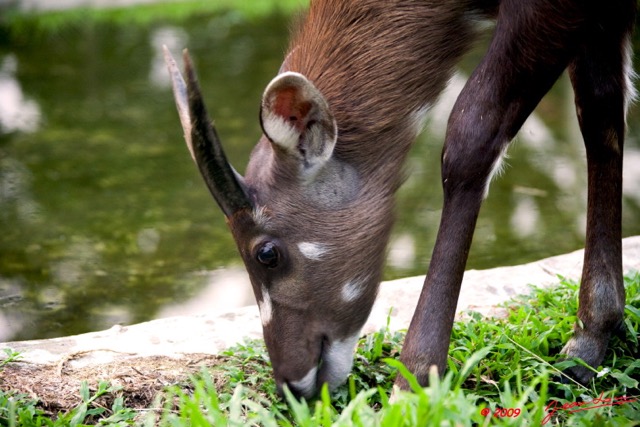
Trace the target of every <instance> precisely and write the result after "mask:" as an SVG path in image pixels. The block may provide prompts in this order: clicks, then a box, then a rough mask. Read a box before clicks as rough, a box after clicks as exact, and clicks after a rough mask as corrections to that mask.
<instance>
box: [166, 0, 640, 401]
mask: <svg viewBox="0 0 640 427" xmlns="http://www.w3.org/2000/svg"><path fill="white" fill-rule="evenodd" d="M635 9H636V2H635V0H618V1H615V2H612V3H608V4H607V5H602V4H600V2H595V1H577V0H388V1H374V0H313V1H312V2H311V5H310V7H309V11H308V14H307V16H306V20H304V22H303V23H302V24H301V25H300V26H299V28H298V29H297V30H296V31H294V33H293V35H292V39H291V40H292V41H291V44H290V47H289V49H288V52H287V54H286V56H285V59H284V61H283V63H282V66H281V69H280V71H279V72H278V74H277V75H276V76H275V77H274V78H273V80H272V81H271V82H270V83H269V84H268V85H267V87H266V89H265V91H264V94H263V96H262V100H261V104H260V113H259V119H260V124H261V127H262V131H263V135H262V137H261V138H260V140H259V141H258V143H257V145H256V146H255V148H254V149H253V151H252V153H251V157H250V160H249V163H248V166H247V168H246V173H245V176H244V177H243V176H241V175H240V174H239V173H237V172H236V171H235V169H234V168H233V167H232V166H231V165H230V164H229V163H228V161H227V160H226V157H225V154H224V151H223V149H222V145H221V143H220V141H219V138H218V135H217V132H216V130H215V128H214V126H213V124H212V123H211V121H210V119H209V118H208V116H207V112H206V109H205V106H204V102H203V100H202V95H201V92H200V89H199V86H198V83H197V78H196V75H195V71H194V66H193V64H192V62H191V59H190V57H189V55H188V53H187V52H186V50H185V53H184V58H183V60H184V62H185V74H186V82H185V81H184V80H183V77H182V76H181V73H180V71H179V70H178V67H177V65H176V63H175V61H174V60H173V58H172V57H171V55H170V53H169V52H168V50H167V49H166V47H165V56H166V61H167V64H168V67H169V72H170V75H171V78H172V81H173V88H174V96H175V100H176V105H177V108H178V112H179V117H180V120H181V123H182V127H183V129H184V136H185V139H186V142H187V146H188V148H189V150H190V152H191V155H192V157H193V159H194V160H195V163H196V164H197V166H198V168H199V170H200V173H201V174H202V177H203V178H204V181H205V182H206V185H207V187H208V188H209V190H210V192H211V194H212V195H213V197H214V199H215V200H216V202H217V204H218V205H219V206H220V208H221V209H222V212H223V213H224V215H225V217H226V221H227V223H228V226H229V227H230V230H231V233H232V234H233V237H234V239H235V242H236V244H237V247H238V250H239V252H240V255H241V257H242V259H243V261H244V264H245V266H246V269H247V271H248V273H249V276H250V279H251V284H252V288H253V292H254V293H255V297H256V300H257V302H258V307H259V311H260V317H261V322H262V326H263V332H264V339H265V342H266V346H267V349H268V353H269V357H270V360H271V363H272V367H273V372H274V377H275V380H276V385H277V387H278V390H279V391H280V392H281V391H282V389H283V387H285V386H287V387H289V389H290V390H291V391H292V392H293V393H294V394H295V395H297V396H302V397H307V398H308V397H312V396H313V395H314V394H315V393H317V391H318V389H319V387H320V386H321V385H322V384H324V383H328V385H329V387H330V388H331V389H334V388H335V387H337V386H339V385H340V384H341V383H343V381H344V380H345V379H346V377H347V376H348V374H349V372H350V370H351V367H352V361H353V352H354V347H355V346H356V343H357V341H358V337H359V334H360V330H361V327H362V326H363V324H364V323H365V321H366V319H367V316H368V315H369V313H370V310H371V308H372V305H373V303H374V300H375V298H376V293H377V290H378V285H379V282H380V280H381V275H382V273H381V272H382V268H383V264H384V260H385V248H386V245H387V242H388V240H389V234H390V231H391V228H392V223H393V217H394V215H393V212H394V193H395V192H396V190H397V189H398V187H399V186H400V185H401V183H402V180H403V162H404V160H405V157H406V156H407V151H408V150H409V147H410V146H411V144H412V143H413V141H414V139H415V138H416V136H417V135H418V133H419V132H420V130H421V127H422V124H423V123H424V118H425V116H426V114H428V111H429V108H430V107H431V106H432V105H433V104H434V102H435V101H436V99H437V98H438V94H439V93H440V92H441V91H442V90H443V88H444V87H445V86H446V84H447V82H448V79H449V78H450V77H451V75H452V72H453V70H454V67H455V65H456V63H457V62H458V60H459V59H460V57H461V56H462V55H463V54H464V53H465V52H467V51H468V49H469V48H470V46H471V45H472V43H473V41H474V40H475V39H476V38H477V36H478V34H479V32H480V30H481V27H483V25H482V24H483V23H484V22H485V21H486V20H488V19H493V20H495V27H494V31H493V36H492V38H491V41H490V43H489V47H488V50H487V52H486V54H485V56H484V57H483V59H482V60H481V61H480V63H479V64H478V65H477V67H476V68H475V70H474V71H473V73H472V74H471V76H470V78H469V79H468V82H467V83H466V86H465V87H464V89H463V90H462V92H461V93H460V95H459V97H458V99H457V101H456V103H455V105H454V107H453V110H452V112H451V115H450V118H449V122H448V127H447V132H446V137H445V141H444V148H443V151H442V157H441V167H442V169H441V174H442V181H441V185H442V186H443V189H444V204H443V208H442V216H441V222H440V226H439V230H438V233H437V239H436V243H435V247H434V250H433V255H432V258H431V261H430V263H429V268H428V273H427V276H426V279H425V282H424V287H423V290H422V293H421V295H420V298H419V301H418V304H417V308H416V310H415V313H414V315H413V319H412V321H411V324H410V327H409V329H408V332H407V335H406V340H405V343H404V346H403V349H402V353H401V356H400V359H401V361H402V362H403V363H404V364H405V365H406V366H407V368H408V369H409V370H410V371H411V372H412V373H413V374H414V375H415V376H416V377H417V379H418V381H419V382H420V384H423V385H425V384H426V383H427V381H428V375H429V371H430V369H431V367H432V366H433V365H435V366H436V367H437V369H438V372H440V373H442V372H443V371H444V369H445V367H446V360H447V351H448V347H449V342H450V334H451V329H452V324H453V320H454V314H455V308H456V302H457V299H458V295H459V292H460V284H461V281H462V277H463V273H464V269H465V264H466V261H467V256H468V252H469V247H470V244H471V240H472V236H473V232H474V228H475V224H476V219H477V217H478V212H479V210H480V206H481V204H482V201H483V199H484V198H485V197H486V195H487V191H488V188H489V185H490V182H491V180H492V177H493V176H494V175H495V174H496V171H497V170H498V169H499V168H500V164H501V160H502V158H503V157H504V155H505V151H506V150H507V147H508V145H509V143H510V141H511V140H512V139H513V138H514V137H515V136H516V134H517V132H518V130H519V129H520V127H521V125H522V124H523V122H524V121H525V119H526V118H527V117H528V116H529V115H530V114H531V112H532V110H533V109H534V108H535V107H536V105H537V104H538V102H539V101H540V99H541V98H542V97H543V96H544V95H545V94H546V92H547V91H548V90H549V89H550V87H551V86H552V85H553V83H554V82H555V81H556V80H557V79H558V77H559V76H560V75H561V73H562V72H563V71H564V70H565V69H568V72H569V76H570V79H571V83H572V86H573V88H574V92H575V104H576V110H577V116H578V120H579V124H580V128H581V132H582V135H583V138H584V142H585V146H586V152H587V161H588V186H589V187H588V206H587V227H586V249H585V255H584V269H583V273H582V285H581V288H580V293H579V305H580V308H579V311H578V317H579V319H580V320H579V322H578V323H577V324H576V326H575V327H574V331H575V333H574V336H573V337H572V338H571V339H570V340H569V341H568V343H567V344H566V346H565V347H564V349H563V350H562V353H563V354H564V355H565V356H566V357H579V358H581V359H583V360H584V361H585V362H587V363H588V364H589V365H591V366H598V364H600V363H601V362H602V360H603V358H604V355H605V350H606V348H607V345H608V340H609V337H610V335H611V333H612V331H613V330H614V329H615V327H616V326H617V325H618V324H619V323H620V322H621V321H622V316H623V311H624V304H625V297H624V288H623V280H622V261H621V258H622V256H621V209H622V208H621V206H622V202H621V197H622V195H621V191H622V190H621V189H622V182H621V181H622V150H623V140H624V134H625V115H626V111H627V109H628V106H629V104H630V102H631V101H632V99H633V98H634V94H635V93H634V88H633V85H632V77H633V70H632V65H631V52H632V51H631V33H632V30H633V23H634V16H635V12H636V10H635ZM485 27H486V25H485ZM568 373H569V374H570V375H572V376H573V377H574V378H576V379H577V380H578V381H581V382H587V381H589V380H590V378H591V377H592V375H593V374H592V372H591V371H590V370H589V369H587V368H585V367H582V366H577V367H574V368H571V369H570V370H569V372H568ZM396 385H397V386H398V387H400V388H401V389H406V388H408V384H407V382H406V380H404V379H403V378H398V379H397V380H396Z"/></svg>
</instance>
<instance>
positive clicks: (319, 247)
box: [298, 242, 327, 261]
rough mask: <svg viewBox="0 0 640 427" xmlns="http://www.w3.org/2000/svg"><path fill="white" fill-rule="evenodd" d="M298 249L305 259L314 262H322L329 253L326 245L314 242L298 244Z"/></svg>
mask: <svg viewBox="0 0 640 427" xmlns="http://www.w3.org/2000/svg"><path fill="white" fill-rule="evenodd" d="M298 249H299V250H300V253H301V254H302V255H303V256H304V257H305V258H307V259H311V260H314V261H318V260H320V259H321V258H322V257H323V255H324V254H325V253H327V247H326V246H325V245H323V244H321V243H314V242H300V243H298Z"/></svg>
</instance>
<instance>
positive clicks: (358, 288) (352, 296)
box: [342, 276, 369, 302]
mask: <svg viewBox="0 0 640 427" xmlns="http://www.w3.org/2000/svg"><path fill="white" fill-rule="evenodd" d="M368 281H369V276H364V277H362V276H359V277H356V278H354V279H352V280H350V281H348V282H347V283H346V284H345V285H344V286H343V287H342V299H343V300H344V301H345V302H352V301H355V300H356V299H358V298H360V296H361V295H362V294H363V292H364V291H365V289H366V288H367V282H368Z"/></svg>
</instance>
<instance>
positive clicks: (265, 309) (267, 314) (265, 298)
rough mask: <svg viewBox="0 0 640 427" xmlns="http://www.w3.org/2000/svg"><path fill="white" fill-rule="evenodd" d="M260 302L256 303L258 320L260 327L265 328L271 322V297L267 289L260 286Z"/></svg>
mask: <svg viewBox="0 0 640 427" xmlns="http://www.w3.org/2000/svg"><path fill="white" fill-rule="evenodd" d="M261 289H262V301H258V309H259V310H260V319H261V320H262V326H263V327H266V326H267V325H268V324H269V323H270V322H271V316H272V315H273V307H272V305H271V297H270V296H269V292H268V291H267V288H266V287H265V286H264V285H262V288H261Z"/></svg>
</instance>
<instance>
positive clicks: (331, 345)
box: [165, 48, 393, 397]
mask: <svg viewBox="0 0 640 427" xmlns="http://www.w3.org/2000/svg"><path fill="white" fill-rule="evenodd" d="M165 57H166V61H167V65H168V67H169V72H170V74H171V77H172V80H173V88H174V96H175V99H176V104H177V108H178V112H179V116H180V121H181V123H182V127H183V129H184V134H185V139H186V142H187V146H188V148H189V150H190V152H191V155H192V157H193V159H194V161H195V163H196V165H197V166H198V168H199V170H200V172H201V174H202V176H203V178H204V181H205V183H206V185H207V187H208V188H209V190H210V192H211V194H212V195H213V197H214V199H215V200H216V202H217V203H218V205H219V206H220V208H221V209H222V212H223V213H224V215H225V216H226V220H227V223H228V225H229V227H230V229H231V232H232V234H233V237H234V239H235V242H236V244H237V247H238V249H239V252H240V255H241V256H242V259H243V261H244V264H245V266H246V269H247V271H248V273H249V276H250V279H251V284H252V287H253V291H254V293H255V297H256V300H257V302H258V306H259V309H260V316H261V320H262V326H263V332H264V339H265V342H266V345H267V349H268V351H269V357H270V359H271V363H272V366H273V370H274V375H275V379H276V384H277V386H278V389H279V391H282V388H283V387H284V386H285V385H287V386H288V387H289V388H290V389H291V390H292V391H293V392H294V394H296V395H298V396H304V397H311V396H313V395H314V394H315V393H316V392H317V390H318V388H319V387H320V386H321V385H322V384H323V383H328V384H329V387H330V388H335V387H336V386H338V385H340V384H341V383H343V382H344V380H345V379H346V377H347V376H348V374H349V372H350V371H351V367H352V361H353V351H354V348H355V346H356V343H357V340H358V337H359V334H360V330H361V328H362V326H363V324H364V323H365V321H366V319H367V317H368V315H369V313H370V311H371V307H372V305H373V302H374V300H375V297H376V294H377V289H378V284H379V281H380V277H381V270H382V265H383V262H384V255H385V245H386V243H387V241H388V237H389V230H390V228H391V220H390V218H391V217H392V209H393V207H392V201H391V199H392V197H390V194H386V193H385V192H382V194H381V192H380V191H378V190H376V189H374V188H372V186H375V185H374V184H372V183H371V182H369V180H367V179H365V175H363V171H364V170H365V168H363V167H362V165H358V164H356V163H355V162H349V161H346V160H345V158H347V157H348V156H341V155H340V153H338V152H337V150H336V147H337V146H338V145H340V142H339V138H340V136H339V135H338V123H336V119H335V118H334V115H333V114H332V111H331V107H330V105H329V104H328V102H327V100H326V99H325V98H324V97H323V95H322V93H321V92H320V91H319V90H318V89H317V88H316V87H315V86H314V84H313V83H312V82H311V81H309V80H308V79H307V78H306V77H305V76H303V75H301V74H298V73H293V72H282V73H280V74H279V75H278V76H277V77H275V78H274V79H273V80H272V81H271V83H270V84H269V85H268V86H267V88H266V90H265V92H264V95H263V98H262V103H261V109H260V123H261V126H262V130H263V136H262V137H261V139H260V140H259V142H258V143H257V145H256V147H255V148H254V150H253V152H252V154H251V159H250V161H249V164H248V166H247V171H246V173H245V177H242V176H241V175H239V174H238V173H237V172H236V171H235V170H234V169H233V168H232V167H231V166H230V165H229V163H228V162H227V160H226V158H225V155H224V152H223V150H222V146H221V144H220V141H219V139H218V135H217V133H216V130H215V128H214V127H213V125H212V124H211V121H210V119H209V118H208V116H207V112H206V110H205V106H204V103H203V100H202V96H201V93H200V89H199V86H198V83H197V80H196V76H195V72H194V69H193V66H192V64H191V61H190V59H189V56H188V54H187V52H186V51H185V53H184V62H185V75H186V83H185V81H184V80H183V77H182V76H181V74H180V72H179V70H178V68H177V66H176V63H175V61H174V60H173V58H171V55H170V54H169V52H168V50H167V49H166V48H165Z"/></svg>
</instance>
